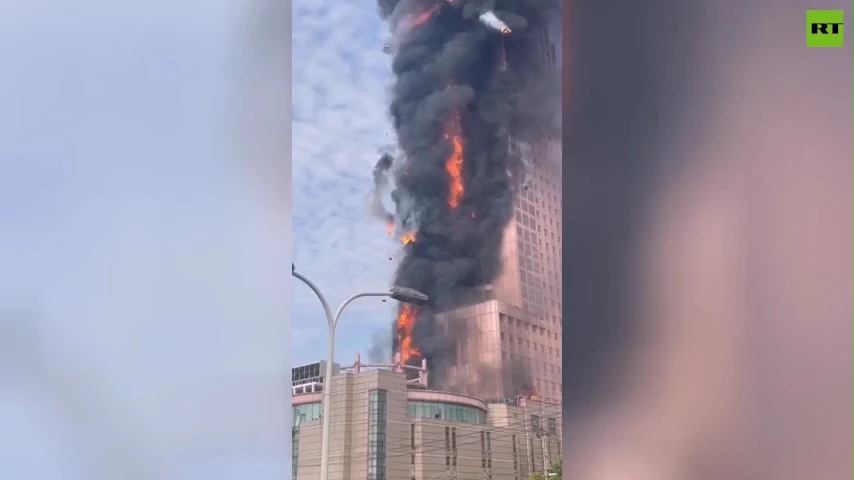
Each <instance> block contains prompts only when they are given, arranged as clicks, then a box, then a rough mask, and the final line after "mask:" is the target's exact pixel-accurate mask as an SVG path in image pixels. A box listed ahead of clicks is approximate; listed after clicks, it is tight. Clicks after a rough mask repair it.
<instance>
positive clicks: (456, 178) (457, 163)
mask: <svg viewBox="0 0 854 480" xmlns="http://www.w3.org/2000/svg"><path fill="white" fill-rule="evenodd" d="M445 138H446V139H447V140H448V141H450V142H451V147H452V148H453V151H452V152H451V155H449V156H448V159H447V160H446V161H445V171H446V172H448V177H449V180H450V186H449V192H448V206H449V207H451V210H454V209H456V208H457V207H458V206H459V205H460V200H461V199H462V198H463V193H465V186H464V185H463V139H462V129H461V128H460V115H459V113H455V114H454V115H453V116H452V117H451V120H450V121H449V122H448V126H447V128H446V129H445Z"/></svg>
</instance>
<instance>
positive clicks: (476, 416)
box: [406, 401, 486, 424]
mask: <svg viewBox="0 0 854 480" xmlns="http://www.w3.org/2000/svg"><path fill="white" fill-rule="evenodd" d="M406 412H407V415H409V416H410V417H415V418H437V419H441V420H448V421H451V422H461V423H471V424H483V423H486V418H485V414H484V413H483V411H481V410H480V409H478V408H475V407H469V406H467V405H453V404H448V403H440V402H420V401H413V402H409V405H408V406H407V409H406Z"/></svg>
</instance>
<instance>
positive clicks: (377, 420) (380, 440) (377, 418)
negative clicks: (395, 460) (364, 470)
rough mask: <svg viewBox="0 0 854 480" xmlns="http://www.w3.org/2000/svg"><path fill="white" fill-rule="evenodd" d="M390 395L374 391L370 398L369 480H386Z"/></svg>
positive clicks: (383, 391) (382, 391) (381, 391)
mask: <svg viewBox="0 0 854 480" xmlns="http://www.w3.org/2000/svg"><path fill="white" fill-rule="evenodd" d="M387 421H388V393H387V392H386V391H385V390H372V391H371V392H370V394H369V397H368V480H386V428H387V425H386V423H387Z"/></svg>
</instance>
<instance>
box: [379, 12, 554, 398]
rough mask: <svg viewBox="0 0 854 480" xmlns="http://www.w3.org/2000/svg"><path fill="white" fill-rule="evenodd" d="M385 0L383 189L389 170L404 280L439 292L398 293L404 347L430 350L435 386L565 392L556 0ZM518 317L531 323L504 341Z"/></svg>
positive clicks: (420, 354) (484, 391)
mask: <svg viewBox="0 0 854 480" xmlns="http://www.w3.org/2000/svg"><path fill="white" fill-rule="evenodd" d="M379 6H380V12H381V14H382V15H383V17H384V18H385V19H387V20H388V22H389V25H390V27H391V31H392V35H393V38H392V39H391V40H389V42H388V43H387V45H390V46H393V48H392V47H389V48H387V49H386V50H387V51H389V52H390V53H392V55H393V61H392V70H393V73H394V74H395V84H394V86H393V88H392V103H391V106H390V109H389V111H390V113H391V116H392V120H393V124H394V128H395V131H396V133H397V139H398V142H399V145H398V147H399V150H400V152H399V155H397V156H396V158H395V160H394V161H393V162H388V159H387V158H386V157H384V158H381V160H380V162H379V163H378V164H377V168H376V169H375V182H376V187H377V188H375V192H380V191H381V190H382V188H381V187H383V186H384V185H385V180H384V178H383V175H388V174H391V176H393V179H394V181H393V182H390V183H391V184H392V185H393V188H394V190H393V192H392V193H391V196H392V199H393V200H394V203H395V206H396V208H395V212H394V214H389V215H391V216H393V217H394V221H393V222H391V223H392V229H393V230H395V231H397V232H398V233H399V236H402V237H403V243H404V247H403V249H404V251H403V255H402V258H401V260H400V264H399V266H398V269H397V272H396V275H395V284H398V285H401V286H405V287H411V288H415V289H417V290H419V291H422V292H424V293H426V294H427V295H428V296H429V298H430V302H429V304H428V305H426V306H424V307H417V308H413V307H411V306H401V307H400V309H399V310H398V314H397V319H396V322H395V335H394V337H395V345H394V350H395V351H396V352H398V353H400V356H399V358H401V359H402V360H403V361H405V362H420V361H421V359H427V361H428V364H429V365H430V369H431V373H432V374H431V376H430V378H431V379H432V380H431V381H435V382H436V385H435V386H437V387H442V388H445V389H451V390H457V391H461V392H468V393H473V394H477V395H480V396H485V397H503V396H512V395H514V394H519V393H529V394H534V393H540V396H545V397H548V398H558V397H557V396H556V395H554V396H552V395H544V394H546V393H548V392H551V391H552V390H553V389H554V388H557V386H556V385H554V384H555V382H554V381H553V380H554V379H555V378H559V377H560V375H559V373H556V374H555V376H547V375H546V374H545V373H544V372H553V371H554V368H556V366H557V365H559V363H560V353H559V347H558V345H559V338H560V334H559V331H560V326H559V324H560V312H559V303H554V304H552V303H548V302H549V301H547V300H546V299H545V298H546V297H544V295H545V292H546V288H549V290H548V291H547V292H548V298H550V299H552V300H554V299H556V298H559V295H560V290H559V279H558V274H557V272H559V267H558V265H559V255H560V252H559V240H557V239H556V238H557V232H558V231H559V218H558V212H559V210H560V206H559V205H560V191H559V187H557V186H556V185H557V178H559V172H560V165H559V160H557V159H558V158H559V157H560V153H559V147H557V145H559V143H555V142H554V141H552V140H551V139H553V138H556V137H557V136H558V135H559V134H560V99H559V95H560V90H559V85H560V83H559V80H560V77H559V73H558V71H557V68H556V63H557V62H556V59H557V52H556V49H555V47H554V46H553V45H552V43H551V42H549V38H550V36H549V22H551V21H553V20H552V19H555V18H560V15H559V8H560V1H559V0H494V1H489V2H485V1H480V0H454V1H453V2H435V1H429V0H398V1H395V0H380V5H379ZM558 31H559V30H558ZM378 174H379V176H378ZM549 188H552V189H553V190H548V189H549ZM547 201H548V202H549V204H548V205H546V202H547ZM537 202H539V203H537ZM379 213H380V217H383V216H384V213H383V212H382V211H380V212H379ZM549 215H551V217H549ZM556 219H557V220H556ZM550 235H551V236H550ZM553 237H554V238H555V239H553ZM523 240H524V242H523ZM525 242H527V243H525ZM517 243H518V245H519V247H518V250H517ZM531 245H533V246H535V247H536V249H535V250H531V249H530V246H531ZM514 251H515V252H516V253H513V252H514ZM546 254H548V256H546ZM545 279H548V281H549V283H548V284H547V283H545ZM553 280H554V281H553ZM546 285H548V287H547V286H546ZM504 324H507V325H508V326H507V328H504V327H501V325H504ZM517 324H518V326H519V329H527V331H528V332H532V333H531V335H521V336H519V338H520V339H521V340H520V342H522V343H519V345H520V346H519V348H516V347H513V348H512V349H510V348H509V347H508V348H507V349H503V348H502V345H503V343H502V342H504V341H506V340H507V338H509V335H511V333H509V332H511V331H513V332H515V330H510V328H511V325H512V328H514V329H515V328H516V327H515V326H516V325H517ZM522 331H525V330H522ZM512 335H513V338H516V337H517V335H519V334H517V333H513V334H512ZM540 336H542V338H540ZM525 342H527V343H525ZM526 352H527V353H526ZM548 355H551V357H547V356H548ZM558 371H559V370H558ZM477 379H482V380H477ZM487 379H488V381H487Z"/></svg>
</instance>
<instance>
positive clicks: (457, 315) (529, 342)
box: [444, 17, 562, 403]
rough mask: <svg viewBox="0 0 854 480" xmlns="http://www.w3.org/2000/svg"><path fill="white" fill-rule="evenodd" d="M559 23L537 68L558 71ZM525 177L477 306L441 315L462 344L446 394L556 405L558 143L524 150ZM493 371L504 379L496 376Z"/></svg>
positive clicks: (542, 47)
mask: <svg viewBox="0 0 854 480" xmlns="http://www.w3.org/2000/svg"><path fill="white" fill-rule="evenodd" d="M559 42H560V20H559V17H558V19H557V21H556V22H555V25H554V26H553V27H552V28H549V29H548V30H545V31H544V32H543V33H542V35H541V36H540V38H539V39H538V42H537V46H538V49H537V58H538V60H539V61H540V62H542V64H544V65H546V66H548V67H550V68H554V69H559V68H560V61H559V58H560V46H559ZM530 154H531V157H532V165H533V168H532V171H531V172H530V177H529V182H528V185H527V188H526V189H525V190H524V191H522V192H520V194H519V196H518V198H517V200H516V205H515V208H514V215H513V218H512V219H511V221H510V222H509V223H508V225H507V227H506V229H505V231H504V244H503V247H502V271H501V273H500V275H499V276H498V278H496V280H495V282H494V283H493V285H490V286H487V287H486V290H487V291H485V292H484V296H483V301H481V302H479V303H473V304H469V305H467V306H465V307H462V308H460V309H458V310H455V311H453V312H447V313H446V314H445V315H444V317H445V321H447V322H462V323H464V326H465V328H466V335H465V339H464V342H465V343H464V344H462V345H460V346H459V348H458V353H457V358H456V359H455V361H454V364H453V365H452V366H451V367H450V369H449V372H448V375H447V377H448V380H449V385H448V387H449V388H452V389H454V390H457V391H459V392H460V393H468V394H471V395H477V396H480V397H507V396H511V395H514V394H517V393H520V387H521V390H523V391H526V393H533V394H535V395H536V396H537V397H539V398H541V399H543V400H546V401H552V402H555V403H559V402H560V400H561V387H562V385H561V321H562V318H561V307H562V305H561V299H562V286H561V258H562V251H561V180H560V179H561V155H562V151H561V140H560V138H548V139H545V140H543V141H541V142H539V143H538V144H534V145H530ZM496 368H498V369H499V370H500V371H501V372H504V375H501V376H498V375H495V373H496Z"/></svg>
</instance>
